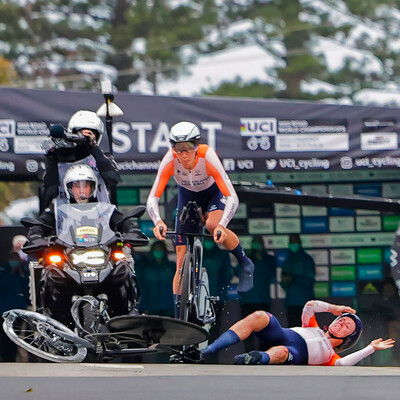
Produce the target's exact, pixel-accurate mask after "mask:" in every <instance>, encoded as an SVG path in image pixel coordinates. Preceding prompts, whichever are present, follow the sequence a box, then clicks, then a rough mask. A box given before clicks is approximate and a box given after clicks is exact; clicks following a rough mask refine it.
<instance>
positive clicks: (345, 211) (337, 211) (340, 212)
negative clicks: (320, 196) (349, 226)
mask: <svg viewBox="0 0 400 400" xmlns="http://www.w3.org/2000/svg"><path fill="white" fill-rule="evenodd" d="M354 214H355V211H354V210H351V209H350V208H337V207H330V208H329V215H331V216H345V215H354Z"/></svg>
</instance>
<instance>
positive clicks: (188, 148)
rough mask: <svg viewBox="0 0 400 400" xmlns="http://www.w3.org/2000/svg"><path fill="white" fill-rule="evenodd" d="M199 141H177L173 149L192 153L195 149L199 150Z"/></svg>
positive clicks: (178, 152)
mask: <svg viewBox="0 0 400 400" xmlns="http://www.w3.org/2000/svg"><path fill="white" fill-rule="evenodd" d="M197 147H198V145H197V143H195V142H180V143H175V144H173V145H172V149H173V150H174V152H175V153H177V154H181V153H184V152H185V153H192V152H193V151H196V150H197Z"/></svg>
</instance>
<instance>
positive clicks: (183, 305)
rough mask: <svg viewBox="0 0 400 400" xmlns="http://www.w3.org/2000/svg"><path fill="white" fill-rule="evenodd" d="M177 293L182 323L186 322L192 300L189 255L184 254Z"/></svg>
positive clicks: (190, 259) (190, 261)
mask: <svg viewBox="0 0 400 400" xmlns="http://www.w3.org/2000/svg"><path fill="white" fill-rule="evenodd" d="M178 293H180V295H181V301H180V305H179V319H180V320H182V321H188V319H189V312H190V306H191V302H192V299H193V291H192V255H191V254H190V253H186V254H185V258H184V259H183V266H182V270H181V277H180V281H179V288H178Z"/></svg>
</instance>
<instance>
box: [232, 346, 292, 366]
mask: <svg viewBox="0 0 400 400" xmlns="http://www.w3.org/2000/svg"><path fill="white" fill-rule="evenodd" d="M288 356H289V349H288V348H287V347H286V346H274V347H271V348H270V349H268V350H267V351H250V352H249V353H244V354H238V355H237V356H235V364H247V365H256V364H258V365H267V364H270V365H273V364H275V365H277V364H284V363H285V362H286V360H287V359H288Z"/></svg>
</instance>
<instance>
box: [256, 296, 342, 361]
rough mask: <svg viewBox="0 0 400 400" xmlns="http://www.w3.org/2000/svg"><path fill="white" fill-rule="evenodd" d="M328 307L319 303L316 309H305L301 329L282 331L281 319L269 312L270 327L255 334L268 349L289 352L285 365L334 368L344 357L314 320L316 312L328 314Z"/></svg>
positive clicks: (307, 307) (283, 329)
mask: <svg viewBox="0 0 400 400" xmlns="http://www.w3.org/2000/svg"><path fill="white" fill-rule="evenodd" d="M325 304H326V303H323V302H316V307H309V306H305V307H304V309H303V315H302V327H301V328H300V327H299V328H297V327H296V328H282V327H281V325H280V324H279V322H278V320H277V319H276V318H275V317H274V316H273V315H272V314H270V313H268V315H269V317H270V322H269V324H268V326H267V327H265V328H264V329H262V330H261V331H259V332H256V333H255V335H256V336H257V337H258V339H259V340H260V342H261V343H262V344H263V345H264V346H265V347H267V348H270V347H273V346H285V347H286V348H287V349H288V350H289V354H288V359H287V360H286V362H285V364H294V365H307V364H308V365H335V363H336V361H337V360H338V359H340V358H341V357H340V356H339V355H337V354H336V352H335V351H334V349H333V347H332V344H331V342H330V340H329V338H328V337H327V336H326V335H325V332H324V331H323V330H322V329H321V328H320V327H319V326H318V323H317V320H316V319H315V312H319V311H326V310H325V308H324V305H325Z"/></svg>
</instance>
